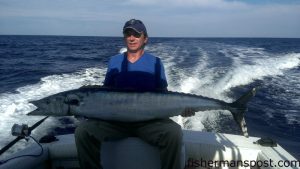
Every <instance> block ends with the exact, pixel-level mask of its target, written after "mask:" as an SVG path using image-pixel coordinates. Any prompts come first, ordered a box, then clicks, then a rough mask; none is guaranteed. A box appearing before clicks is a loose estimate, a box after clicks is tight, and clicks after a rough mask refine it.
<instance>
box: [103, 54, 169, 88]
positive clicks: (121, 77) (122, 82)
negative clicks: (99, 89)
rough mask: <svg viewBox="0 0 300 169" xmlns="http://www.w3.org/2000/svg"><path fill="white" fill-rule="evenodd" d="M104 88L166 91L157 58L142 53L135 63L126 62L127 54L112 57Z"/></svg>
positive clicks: (165, 82)
mask: <svg viewBox="0 0 300 169" xmlns="http://www.w3.org/2000/svg"><path fill="white" fill-rule="evenodd" d="M104 86H107V87H113V88H120V89H132V90H135V91H157V90H167V86H168V84H167V81H166V76H165V73H164V68H163V65H162V63H161V61H160V59H159V58H158V57H155V56H153V55H150V54H148V53H144V55H143V56H142V57H141V58H140V59H139V60H137V61H136V62H135V63H130V62H128V60H127V53H124V54H120V55H116V56H114V57H112V59H111V60H110V62H109V66H108V71H107V73H106V76H105V80H104Z"/></svg>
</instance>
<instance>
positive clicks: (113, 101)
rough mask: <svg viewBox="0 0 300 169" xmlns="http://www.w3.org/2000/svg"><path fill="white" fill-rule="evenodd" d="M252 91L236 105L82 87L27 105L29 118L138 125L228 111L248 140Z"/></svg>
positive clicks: (181, 95) (188, 96)
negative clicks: (189, 112) (188, 111)
mask: <svg viewBox="0 0 300 169" xmlns="http://www.w3.org/2000/svg"><path fill="white" fill-rule="evenodd" d="M256 90H257V89H256V88H252V89H251V90H249V91H247V92H246V93H245V94H244V95H242V96H241V97H240V98H239V99H237V100H236V101H235V102H232V103H227V102H224V101H222V100H218V99H214V98H209V97H204V96H201V95H195V94H189V93H180V92H174V91H135V90H132V89H116V88H109V87H104V86H100V85H94V86H83V87H80V88H78V89H74V90H69V91H65V92H61V93H57V94H54V95H51V96H48V97H45V98H43V99H40V100H36V101H31V102H30V103H31V104H33V105H35V106H36V107H37V108H36V109H35V110H33V111H31V112H30V113H28V115H40V116H81V117H85V118H93V119H101V120H109V121H121V122H138V121H147V120H153V119H162V118H169V117H172V116H178V115H181V114H182V112H183V111H184V110H185V109H187V108H189V109H191V110H193V111H195V112H201V111H206V110H229V111H230V112H231V114H232V116H233V119H234V120H235V122H236V123H237V124H238V126H239V128H240V129H241V131H242V133H243V135H244V136H245V137H249V135H248V130H247V126H246V121H245V118H244V114H245V112H246V111H247V103H248V102H249V101H250V100H251V98H252V97H253V96H254V95H255V93H256Z"/></svg>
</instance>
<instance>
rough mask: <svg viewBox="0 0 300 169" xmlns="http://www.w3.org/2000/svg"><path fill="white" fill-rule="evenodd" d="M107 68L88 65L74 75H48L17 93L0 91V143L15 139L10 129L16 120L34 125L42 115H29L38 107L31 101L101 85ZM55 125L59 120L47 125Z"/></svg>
mask: <svg viewBox="0 0 300 169" xmlns="http://www.w3.org/2000/svg"><path fill="white" fill-rule="evenodd" d="M105 71H106V69H104V68H103V69H100V68H88V69H85V70H82V71H79V72H75V73H71V74H62V75H52V76H47V77H44V78H42V79H41V81H40V82H39V83H37V84H33V85H27V86H24V87H21V88H18V89H17V93H3V94H0V114H1V118H0V129H1V130H0V135H1V141H0V145H1V146H3V145H5V144H7V143H8V141H11V140H12V139H13V137H12V136H10V129H11V127H12V125H13V124H14V123H18V124H20V123H25V124H29V126H30V125H32V124H34V123H35V122H37V121H38V120H39V119H41V118H42V117H38V116H27V115H26V114H27V113H29V112H30V111H32V110H34V109H35V106H34V105H32V104H30V103H29V102H30V101H33V100H38V99H41V98H44V97H47V96H49V95H53V94H56V93H59V92H63V91H66V90H71V89H76V88H79V87H81V86H83V85H95V84H101V83H102V81H103V80H104V73H105ZM20 120H21V121H20ZM47 121H49V120H47ZM50 121H51V120H50ZM53 125H57V123H56V124H53V123H49V124H48V126H47V127H49V126H53Z"/></svg>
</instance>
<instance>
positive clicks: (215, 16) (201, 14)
mask: <svg viewBox="0 0 300 169" xmlns="http://www.w3.org/2000/svg"><path fill="white" fill-rule="evenodd" d="M131 18H135V19H140V20H142V21H143V22H144V24H145V25H146V27H147V30H148V34H149V36H150V37H151V36H152V37H287V38H300V0H0V35H72V36H122V27H123V25H124V23H125V22H126V21H127V20H129V19H131Z"/></svg>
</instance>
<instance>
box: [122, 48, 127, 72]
mask: <svg viewBox="0 0 300 169" xmlns="http://www.w3.org/2000/svg"><path fill="white" fill-rule="evenodd" d="M121 66H122V67H121V72H123V73H124V72H127V71H128V60H127V52H125V53H124V57H123V61H122V65H121Z"/></svg>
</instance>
